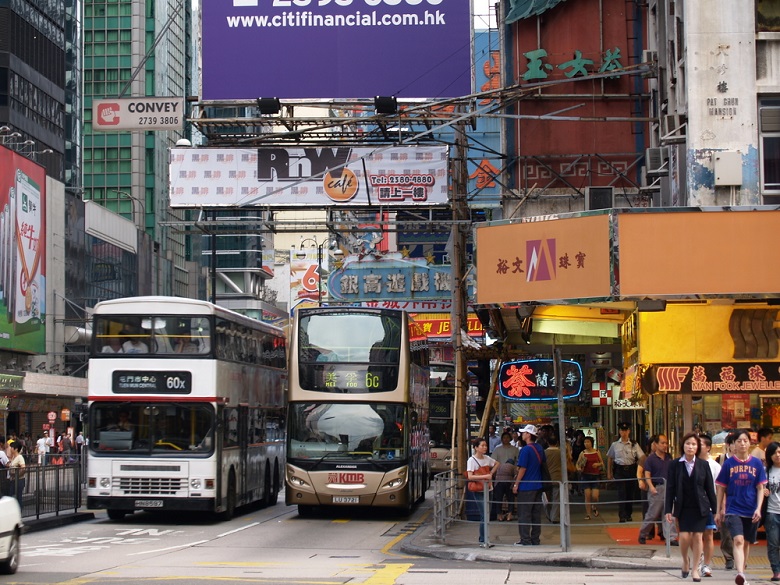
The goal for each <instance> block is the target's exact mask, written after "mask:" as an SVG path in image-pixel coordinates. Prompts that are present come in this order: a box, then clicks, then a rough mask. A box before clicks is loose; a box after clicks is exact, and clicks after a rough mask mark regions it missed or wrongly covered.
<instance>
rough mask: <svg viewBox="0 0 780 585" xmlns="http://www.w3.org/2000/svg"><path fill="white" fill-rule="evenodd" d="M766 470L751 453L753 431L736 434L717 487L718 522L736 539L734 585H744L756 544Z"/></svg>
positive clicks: (741, 431)
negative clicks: (731, 454)
mask: <svg viewBox="0 0 780 585" xmlns="http://www.w3.org/2000/svg"><path fill="white" fill-rule="evenodd" d="M764 484H766V471H765V469H764V466H763V465H762V464H761V460H760V459H759V458H758V457H753V456H752V455H751V454H750V432H749V431H747V430H746V429H739V430H737V431H734V455H733V456H732V457H729V458H728V459H726V461H724V462H723V467H721V469H720V473H719V474H718V477H717V478H716V479H715V486H716V487H717V488H718V513H717V514H716V515H715V523H716V524H718V525H720V524H722V523H725V525H726V526H727V527H728V530H729V533H731V536H732V538H733V539H734V564H735V565H736V569H737V576H736V577H735V579H734V582H735V583H736V584H737V585H745V562H746V561H747V559H748V557H749V556H750V543H752V542H755V540H756V535H757V532H758V522H759V520H761V504H762V503H763V501H764V490H763V487H764Z"/></svg>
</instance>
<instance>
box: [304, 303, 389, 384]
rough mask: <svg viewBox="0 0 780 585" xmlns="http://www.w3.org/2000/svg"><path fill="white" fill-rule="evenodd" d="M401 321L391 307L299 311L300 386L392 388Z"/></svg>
mask: <svg viewBox="0 0 780 585" xmlns="http://www.w3.org/2000/svg"><path fill="white" fill-rule="evenodd" d="M402 326H403V324H402V321H401V316H400V314H396V313H378V312H377V313H337V312H327V311H322V312H315V313H311V314H307V315H306V316H303V317H301V319H300V322H299V330H298V339H299V345H298V368H299V374H298V375H299V378H300V385H301V387H302V388H303V389H305V390H315V391H320V392H334V393H339V392H340V393H363V392H390V391H392V390H395V388H396V386H397V384H398V362H399V357H400V355H401V328H402Z"/></svg>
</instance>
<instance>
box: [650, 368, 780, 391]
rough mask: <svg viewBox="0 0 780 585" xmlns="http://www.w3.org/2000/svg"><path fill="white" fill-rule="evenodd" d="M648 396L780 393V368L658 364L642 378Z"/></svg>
mask: <svg viewBox="0 0 780 585" xmlns="http://www.w3.org/2000/svg"><path fill="white" fill-rule="evenodd" d="M642 388H643V389H644V390H646V391H647V392H650V393H651V394H652V393H655V392H684V393H694V394H703V393H714V394H718V393H723V392H740V393H742V392H777V391H780V364H779V363H777V362H745V363H727V364H724V363H719V364H654V365H652V366H650V367H648V368H647V370H645V372H644V373H643V374H642Z"/></svg>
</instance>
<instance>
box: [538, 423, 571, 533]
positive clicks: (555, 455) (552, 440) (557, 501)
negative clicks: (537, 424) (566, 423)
mask: <svg viewBox="0 0 780 585" xmlns="http://www.w3.org/2000/svg"><path fill="white" fill-rule="evenodd" d="M544 454H545V457H546V458H547V470H548V471H549V472H550V481H553V482H555V483H553V485H552V490H551V491H550V498H549V499H547V497H546V496H545V495H542V502H543V503H544V514H545V516H547V519H548V520H549V521H550V522H552V523H553V524H558V523H559V522H560V521H561V483H560V482H561V481H563V471H562V469H561V447H560V445H559V441H558V434H557V433H556V432H555V430H552V431H551V432H550V433H549V434H548V435H547V448H546V449H545V450H544ZM567 455H568V454H567ZM546 499H547V501H546V502H545V500H546Z"/></svg>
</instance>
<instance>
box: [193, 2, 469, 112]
mask: <svg viewBox="0 0 780 585" xmlns="http://www.w3.org/2000/svg"><path fill="white" fill-rule="evenodd" d="M201 11H202V14H201V32H202V36H201V39H202V64H203V74H202V75H203V77H202V79H203V88H202V95H201V98H202V99H204V100H234V99H235V100H238V99H254V98H259V97H279V98H282V99H320V98H322V99H336V98H341V99H346V98H372V97H374V96H397V97H405V98H444V97H457V96H462V95H468V94H470V93H471V54H470V50H471V49H470V45H471V43H470V38H471V32H470V31H471V16H470V2H469V0H203V1H202V3H201Z"/></svg>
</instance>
